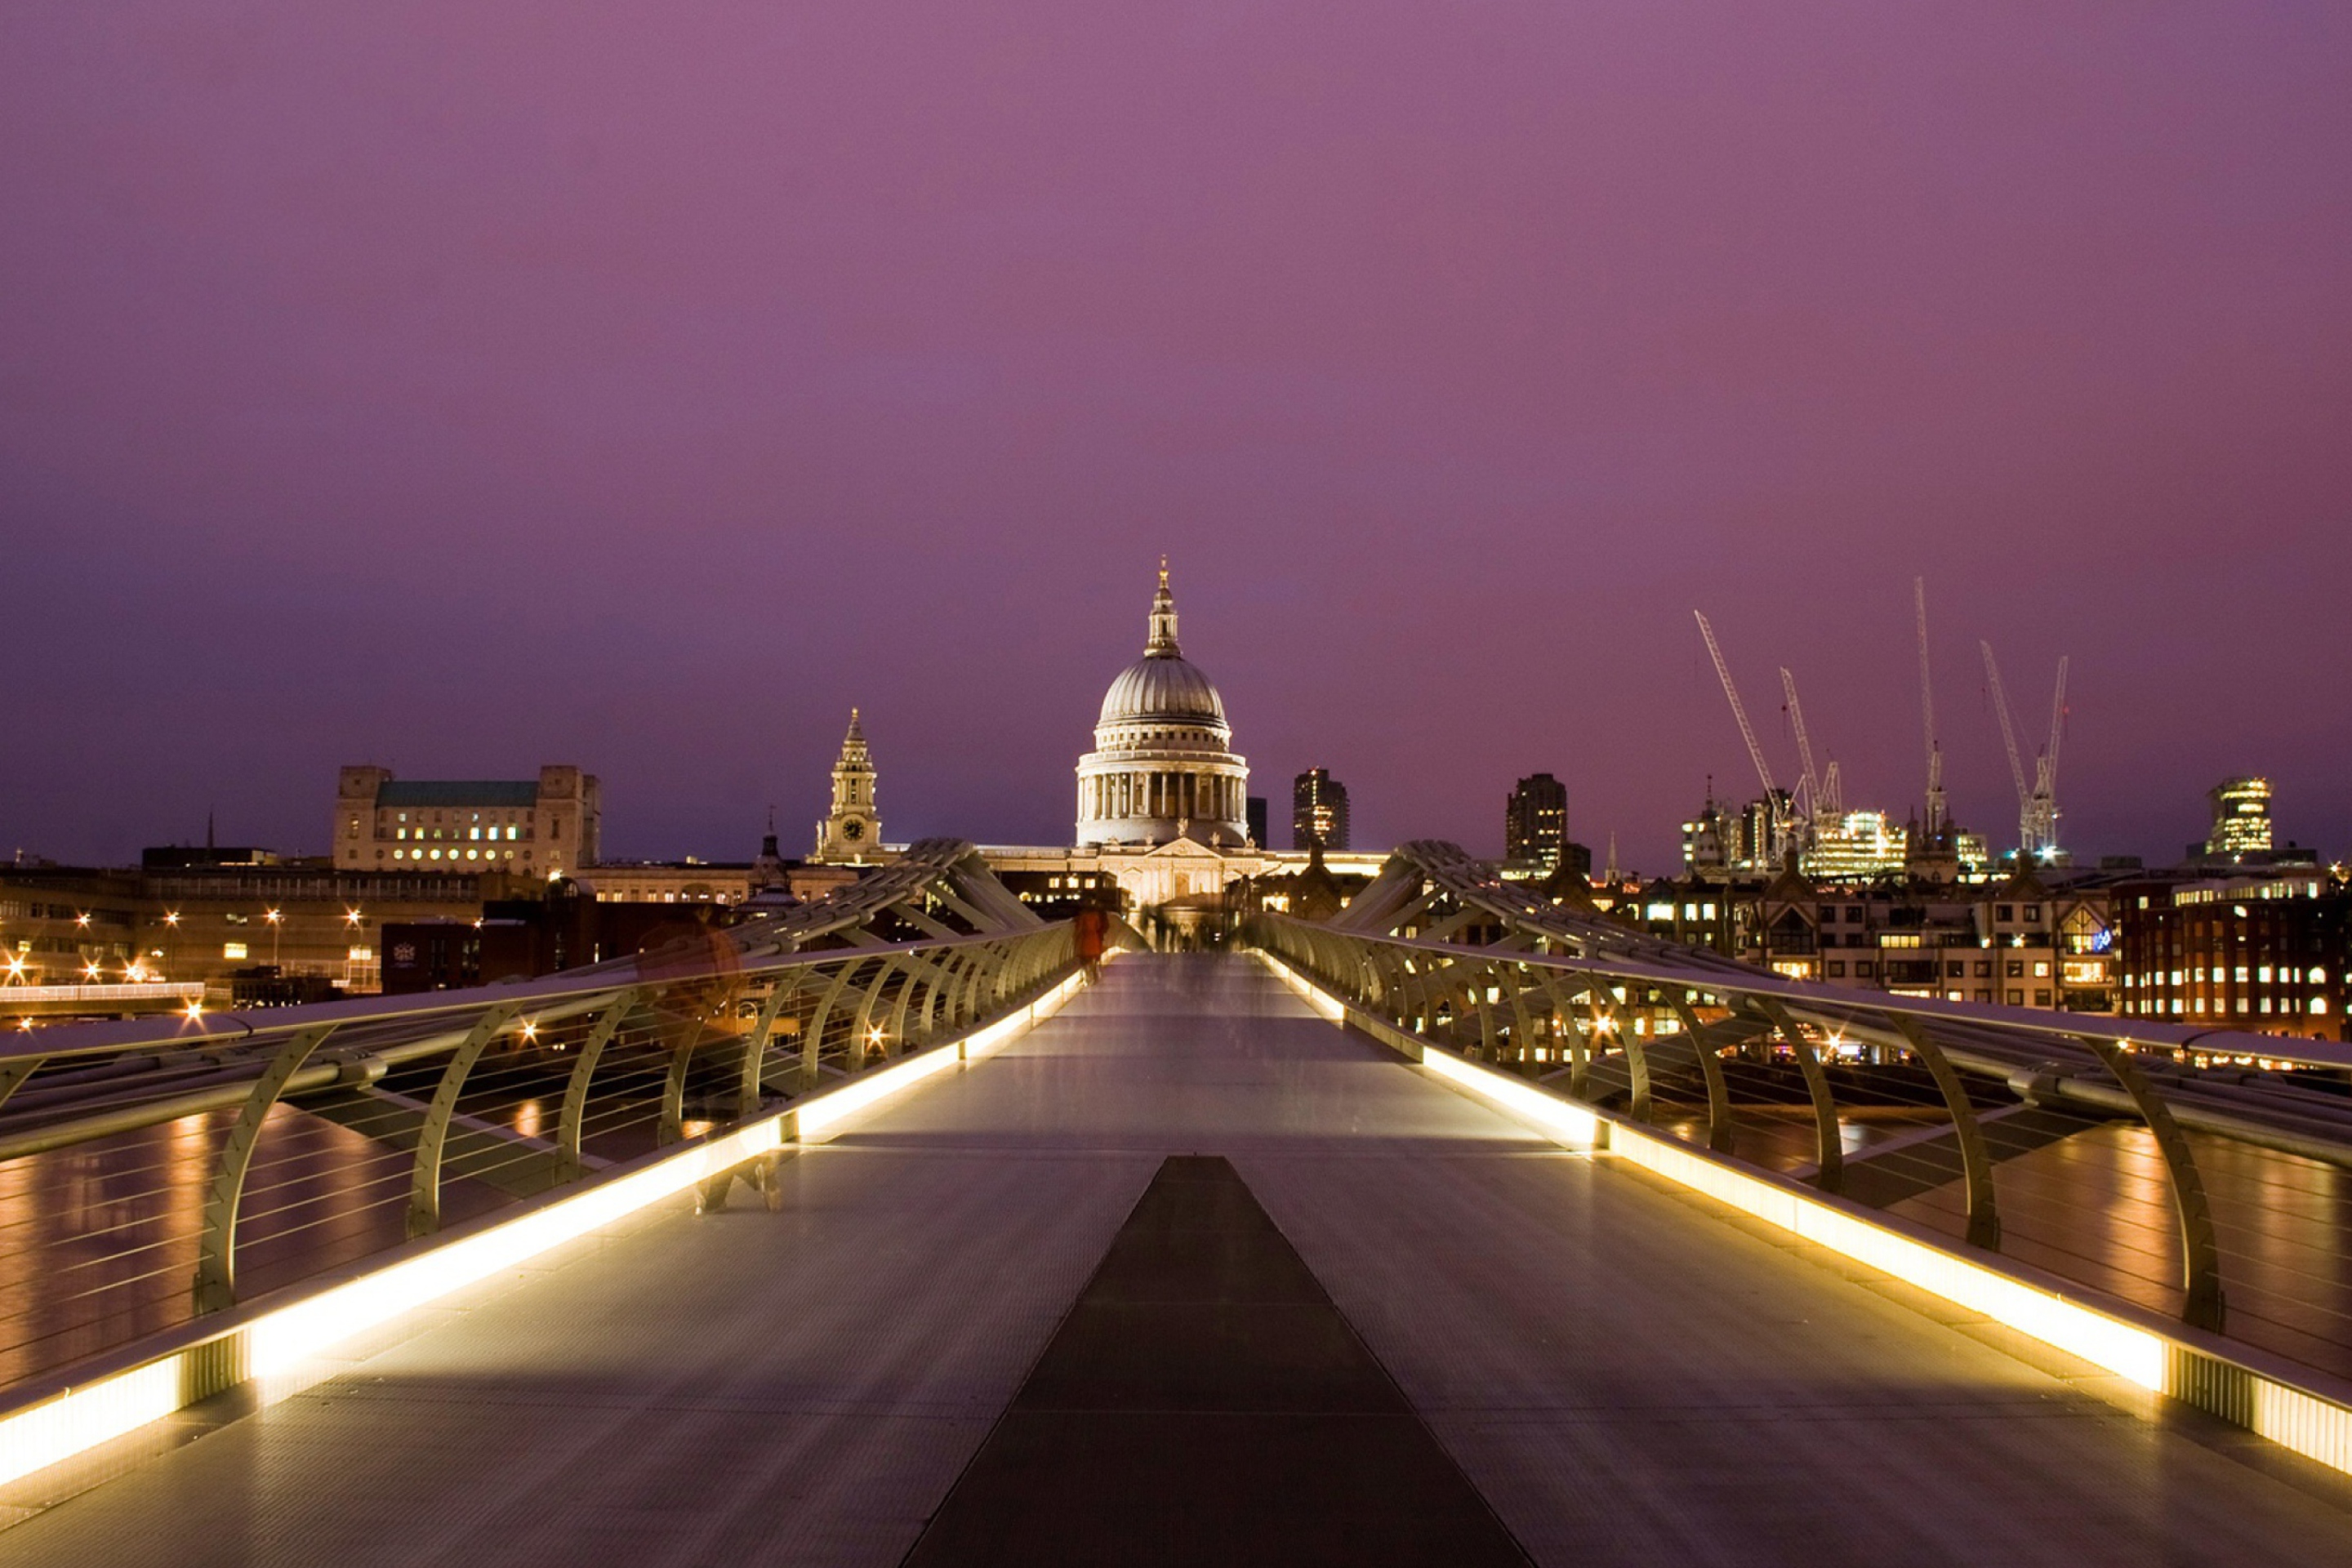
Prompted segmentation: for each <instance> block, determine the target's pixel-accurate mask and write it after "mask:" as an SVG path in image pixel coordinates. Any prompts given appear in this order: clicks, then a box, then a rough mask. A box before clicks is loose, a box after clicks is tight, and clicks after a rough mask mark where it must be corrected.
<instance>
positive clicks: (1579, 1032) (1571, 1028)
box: [1544, 975, 1592, 1100]
mask: <svg viewBox="0 0 2352 1568" xmlns="http://www.w3.org/2000/svg"><path fill="white" fill-rule="evenodd" d="M1571 980H1572V976H1570V975H1560V976H1558V977H1556V978H1554V979H1552V980H1549V981H1547V982H1546V983H1545V985H1544V993H1545V995H1546V997H1547V998H1548V999H1549V1001H1550V1003H1551V1009H1552V1015H1551V1016H1552V1017H1553V1019H1554V1020H1555V1021H1556V1022H1557V1023H1558V1024H1559V1036H1558V1037H1559V1038H1561V1039H1564V1040H1566V1041H1567V1042H1568V1092H1569V1093H1570V1094H1571V1095H1573V1096H1575V1097H1576V1098H1577V1099H1579V1100H1584V1099H1587V1098H1589V1097H1590V1096H1591V1092H1592V1042H1591V1039H1589V1038H1588V1037H1586V1035H1585V1033H1584V1026H1583V1025H1581V1024H1580V1023H1578V1022H1577V1021H1576V1015H1575V1013H1573V1012H1572V1011H1570V1008H1569V1005H1568V996H1567V992H1568V990H1569V987H1570V983H1571Z"/></svg>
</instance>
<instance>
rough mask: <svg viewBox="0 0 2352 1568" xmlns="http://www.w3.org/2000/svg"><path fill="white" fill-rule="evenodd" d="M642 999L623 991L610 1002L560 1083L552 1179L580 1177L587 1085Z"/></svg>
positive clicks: (584, 1167)
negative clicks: (561, 1091) (561, 1111)
mask: <svg viewBox="0 0 2352 1568" xmlns="http://www.w3.org/2000/svg"><path fill="white" fill-rule="evenodd" d="M645 999H646V993H645V992H644V991H643V990H631V991H624V992H622V993H621V994H619V995H618V996H615V997H614V998H613V1000H612V1003H611V1004H610V1005H608V1006H606V1007H605V1009H604V1013H603V1014H602V1015H601V1016H598V1018H597V1020H596V1025H595V1027H593V1028H592V1029H590V1030H589V1031H588V1038H587V1039H586V1040H585V1041H583V1043H582V1045H581V1047H580V1055H579V1058H577V1059H576V1060H574V1061H573V1062H572V1076H571V1077H570V1078H568V1079H564V1082H563V1113H562V1116H561V1117H559V1118H558V1119H557V1121H556V1128H555V1173H556V1174H555V1179H556V1180H557V1181H559V1182H568V1181H571V1180H572V1179H573V1178H575V1177H577V1176H579V1175H581V1174H583V1173H584V1172H585V1171H586V1170H587V1168H588V1167H587V1165H586V1164H585V1163H583V1161H582V1160H581V1158H580V1138H581V1132H582V1130H583V1124H584V1123H585V1122H586V1121H587V1119H588V1084H589V1080H590V1079H593V1078H594V1077H595V1076H596V1063H597V1061H598V1059H599V1058H602V1057H603V1056H604V1047H607V1046H609V1045H611V1044H612V1043H613V1036H614V1034H615V1033H616V1032H617V1031H618V1030H619V1029H620V1027H621V1025H622V1023H623V1021H624V1020H625V1019H626V1018H627V1017H628V1016H629V1014H630V1012H631V1010H633V1009H634V1008H635V1007H636V1006H637V1005H638V1004H639V1003H641V1002H643V1001H644V1000H645Z"/></svg>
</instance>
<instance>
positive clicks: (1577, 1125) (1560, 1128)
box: [1421, 1050, 1601, 1150]
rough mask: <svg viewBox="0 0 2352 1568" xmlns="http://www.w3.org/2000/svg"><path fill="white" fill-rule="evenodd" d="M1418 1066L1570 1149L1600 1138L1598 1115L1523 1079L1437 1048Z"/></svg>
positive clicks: (1578, 1147)
mask: <svg viewBox="0 0 2352 1568" xmlns="http://www.w3.org/2000/svg"><path fill="white" fill-rule="evenodd" d="M1421 1065H1422V1066H1423V1067H1424V1068H1428V1069H1429V1070H1430V1071H1431V1072H1433V1073H1435V1074H1436V1075H1437V1076H1438V1077H1440V1078H1443V1079H1448V1080H1450V1081H1452V1082H1454V1083H1457V1084H1460V1085H1461V1086H1462V1087H1463V1088H1465V1089H1469V1090H1471V1091H1472V1092H1473V1093H1475V1094H1477V1095H1479V1096H1481V1097H1483V1098H1485V1099H1486V1100H1493V1101H1494V1102H1495V1103H1496V1104H1497V1105H1500V1106H1502V1107H1503V1108H1504V1109H1505V1110H1509V1111H1511V1112H1512V1113H1513V1114H1514V1115H1517V1116H1520V1117H1523V1118H1525V1119H1526V1120H1527V1121H1532V1122H1534V1123H1536V1124H1537V1125H1538V1127H1541V1128H1542V1129H1543V1130H1544V1131H1547V1132H1549V1133H1550V1134H1551V1135H1552V1136H1553V1137H1554V1138H1555V1139H1557V1140H1558V1141H1559V1142H1562V1143H1564V1144H1566V1145H1567V1146H1568V1147H1570V1148H1571V1149H1583V1150H1590V1149H1591V1148H1592V1147H1593V1145H1594V1144H1596V1143H1598V1142H1600V1140H1601V1118H1599V1117H1598V1116H1595V1115H1594V1114H1593V1113H1592V1112H1591V1111H1589V1110H1585V1109H1584V1108H1583V1107H1581V1106H1579V1105H1575V1104H1572V1103H1571V1102H1570V1101H1568V1100H1562V1099H1560V1098H1559V1096H1557V1095H1550V1094H1546V1093H1544V1092H1543V1090H1541V1089H1536V1088H1533V1087H1532V1086H1530V1085H1529V1084H1528V1082H1527V1080H1526V1079H1516V1078H1513V1077H1511V1076H1510V1075H1509V1074H1507V1073H1499V1072H1489V1071H1488V1070H1487V1069H1486V1068H1482V1067H1478V1066H1475V1065H1474V1064H1472V1063H1470V1062H1465V1061H1464V1060H1462V1059H1461V1058H1459V1057H1454V1056H1450V1055H1448V1054H1447V1053H1445V1052H1444V1051H1440V1050H1432V1051H1430V1052H1428V1053H1427V1054H1426V1055H1424V1056H1423V1058H1421Z"/></svg>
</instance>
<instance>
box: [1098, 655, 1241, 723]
mask: <svg viewBox="0 0 2352 1568" xmlns="http://www.w3.org/2000/svg"><path fill="white" fill-rule="evenodd" d="M1097 723H1099V724H1102V725H1105V726H1108V725H1112V724H1141V723H1171V724H1207V725H1213V726H1214V727H1215V728H1217V729H1220V730H1229V729H1230V728H1231V726H1229V725H1228V724H1227V723H1226V722H1225V701H1224V699H1223V698H1222V697H1220V696H1218V695H1217V688H1216V685H1215V683H1214V682H1213V681H1211V680H1210V679H1209V678H1208V677H1207V676H1206V675H1203V674H1202V672H1201V668H1200V667H1199V666H1198V665H1195V664H1192V663H1189V662H1187V661H1186V660H1184V659H1182V658H1179V657H1177V656H1176V655H1174V654H1172V653H1171V654H1146V655H1145V656H1144V657H1143V658H1139V659H1137V660H1136V661H1135V662H1134V663H1133V664H1130V665H1129V666H1128V667H1127V668H1125V669H1123V670H1120V671H1119V673H1118V679H1116V680H1114V681H1112V682H1111V683H1110V689H1109V690H1108V691H1106V692H1104V693H1103V703H1102V717H1101V718H1100V719H1099V720H1097Z"/></svg>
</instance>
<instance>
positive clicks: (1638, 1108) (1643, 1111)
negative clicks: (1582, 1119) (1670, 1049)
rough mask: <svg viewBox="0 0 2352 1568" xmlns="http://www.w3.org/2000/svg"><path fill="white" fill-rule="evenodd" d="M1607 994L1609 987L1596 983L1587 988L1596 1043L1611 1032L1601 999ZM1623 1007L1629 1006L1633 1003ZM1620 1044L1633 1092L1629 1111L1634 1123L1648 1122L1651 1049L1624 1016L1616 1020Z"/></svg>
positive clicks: (1585, 996) (1585, 1002)
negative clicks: (1602, 1014)
mask: <svg viewBox="0 0 2352 1568" xmlns="http://www.w3.org/2000/svg"><path fill="white" fill-rule="evenodd" d="M1605 994H1607V987H1605V986H1603V985H1602V984H1601V983H1600V982H1599V981H1597V980H1596V981H1593V982H1591V984H1588V985H1586V986H1585V988H1584V1005H1585V1006H1586V1008H1587V1009H1588V1010H1589V1011H1590V1012H1591V1015H1592V1035H1593V1038H1594V1039H1595V1040H1596V1041H1598V1040H1600V1039H1601V1037H1604V1036H1606V1035H1607V1034H1608V1032H1609V1031H1608V1029H1607V1027H1606V1026H1605V1024H1604V1022H1603V1020H1602V1018H1601V997H1602V996H1603V995H1605ZM1620 1005H1621V1007H1627V1006H1631V1005H1632V1004H1630V1003H1625V1004H1620ZM1617 1043H1618V1044H1619V1045H1620V1046H1622V1047H1624V1048H1625V1074H1626V1078H1627V1080H1628V1083H1629V1085H1630V1089H1631V1096H1630V1103H1629V1105H1628V1109H1629V1110H1632V1112H1633V1120H1634V1121H1649V1120H1650V1119H1651V1117H1650V1052H1649V1047H1646V1046H1644V1045H1643V1043H1642V1037H1641V1036H1639V1035H1637V1034H1635V1033H1634V1032H1633V1025H1631V1024H1630V1023H1628V1022H1626V1020H1625V1018H1624V1017H1623V1016H1622V1013H1621V1014H1620V1016H1619V1017H1618V1019H1617Z"/></svg>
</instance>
